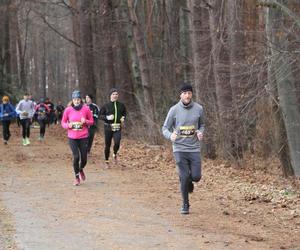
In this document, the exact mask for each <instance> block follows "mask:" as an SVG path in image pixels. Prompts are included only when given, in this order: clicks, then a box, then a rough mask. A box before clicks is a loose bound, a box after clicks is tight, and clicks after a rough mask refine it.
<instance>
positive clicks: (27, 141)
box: [25, 137, 30, 145]
mask: <svg viewBox="0 0 300 250" xmlns="http://www.w3.org/2000/svg"><path fill="white" fill-rule="evenodd" d="M25 141H26V145H29V144H30V141H29V138H28V137H26V138H25Z"/></svg>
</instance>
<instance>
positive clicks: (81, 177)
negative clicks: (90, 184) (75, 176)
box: [79, 170, 86, 181]
mask: <svg viewBox="0 0 300 250" xmlns="http://www.w3.org/2000/svg"><path fill="white" fill-rule="evenodd" d="M79 175H80V179H81V180H82V181H85V179H86V177H85V174H84V172H83V170H81V171H80V172H79Z"/></svg>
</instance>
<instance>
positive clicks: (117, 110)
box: [99, 101, 126, 124]
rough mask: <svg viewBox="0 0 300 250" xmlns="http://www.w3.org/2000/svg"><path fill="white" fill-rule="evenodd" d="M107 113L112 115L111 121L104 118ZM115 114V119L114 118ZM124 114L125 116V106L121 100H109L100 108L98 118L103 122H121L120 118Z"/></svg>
mask: <svg viewBox="0 0 300 250" xmlns="http://www.w3.org/2000/svg"><path fill="white" fill-rule="evenodd" d="M107 115H114V116H115V117H114V119H113V120H112V121H108V120H107V119H106V116H107ZM116 115H117V119H116V120H115V118H116ZM122 116H124V117H125V118H126V108H125V105H124V104H123V103H121V102H118V101H116V102H109V103H106V104H105V105H104V106H103V107H102V108H101V109H100V115H99V118H100V119H101V120H103V121H104V123H107V124H112V123H121V121H120V119H121V117H122Z"/></svg>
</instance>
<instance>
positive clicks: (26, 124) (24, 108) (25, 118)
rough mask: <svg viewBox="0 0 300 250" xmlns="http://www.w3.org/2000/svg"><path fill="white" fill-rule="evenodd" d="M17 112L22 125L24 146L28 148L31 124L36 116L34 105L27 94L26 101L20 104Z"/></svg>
mask: <svg viewBox="0 0 300 250" xmlns="http://www.w3.org/2000/svg"><path fill="white" fill-rule="evenodd" d="M16 111H17V113H18V114H19V116H20V123H21V125H22V137H23V141H22V143H23V146H26V145H29V144H30V141H29V137H30V124H31V122H32V117H33V115H34V103H33V102H32V101H31V100H29V95H28V94H27V93H26V94H25V95H24V99H23V100H21V101H20V102H19V103H18V105H17V108H16Z"/></svg>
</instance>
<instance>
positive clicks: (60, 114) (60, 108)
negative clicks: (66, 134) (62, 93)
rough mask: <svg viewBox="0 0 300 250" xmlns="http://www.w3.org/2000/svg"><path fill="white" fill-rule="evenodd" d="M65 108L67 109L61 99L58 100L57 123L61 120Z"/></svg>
mask: <svg viewBox="0 0 300 250" xmlns="http://www.w3.org/2000/svg"><path fill="white" fill-rule="evenodd" d="M64 110H65V107H64V106H63V105H62V104H61V101H58V104H57V106H56V117H57V123H60V122H61V119H62V116H63V113H64Z"/></svg>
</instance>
